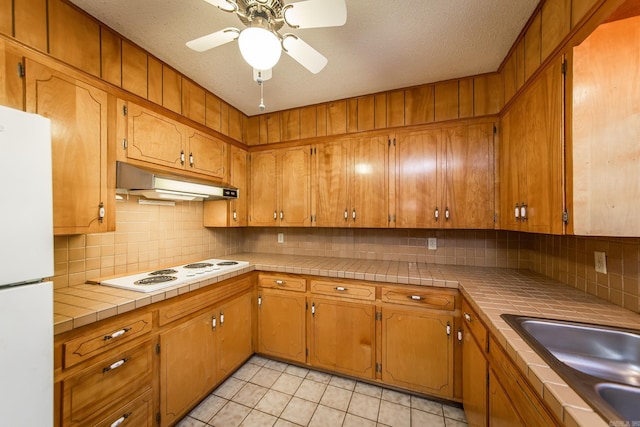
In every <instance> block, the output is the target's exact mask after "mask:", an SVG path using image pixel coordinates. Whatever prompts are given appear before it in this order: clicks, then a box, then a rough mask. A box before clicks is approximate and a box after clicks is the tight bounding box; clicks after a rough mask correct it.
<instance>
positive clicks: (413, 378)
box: [382, 307, 454, 398]
mask: <svg viewBox="0 0 640 427" xmlns="http://www.w3.org/2000/svg"><path fill="white" fill-rule="evenodd" d="M447 326H450V327H451V328H453V316H450V315H443V314H439V313H434V312H431V311H427V310H408V309H399V308H389V307H383V309H382V381H384V382H385V383H388V384H392V385H397V386H400V387H404V388H407V389H410V390H415V391H419V392H423V393H428V394H433V395H438V396H442V397H449V398H451V397H453V391H454V390H453V386H454V384H453V337H451V336H450V335H449V334H448V333H447V332H448V331H447V329H448V328H447Z"/></svg>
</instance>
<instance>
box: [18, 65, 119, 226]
mask: <svg viewBox="0 0 640 427" xmlns="http://www.w3.org/2000/svg"><path fill="white" fill-rule="evenodd" d="M26 69H27V70H28V72H27V74H26V82H25V84H26V111H28V112H32V113H37V114H40V115H42V116H44V117H48V118H49V119H51V134H52V141H51V143H52V156H53V158H52V169H53V215H54V218H53V226H54V233H55V234H88V233H95V232H103V231H113V230H114V229H115V210H114V204H115V188H114V187H115V186H114V185H113V182H115V181H111V180H114V179H115V176H112V175H111V174H112V173H114V172H115V168H114V167H113V166H111V165H112V163H111V162H109V161H108V157H109V156H108V148H107V93H106V92H105V91H103V90H101V89H98V88H96V87H94V86H92V85H90V84H88V83H86V82H84V81H81V80H77V79H74V78H72V77H69V76H68V75H67V74H65V73H62V72H58V71H55V70H52V69H49V68H47V67H45V66H43V65H41V64H39V63H37V62H34V61H31V60H29V59H27V60H26ZM114 166H115V165H114ZM109 182H111V183H112V184H109ZM101 214H102V215H101Z"/></svg>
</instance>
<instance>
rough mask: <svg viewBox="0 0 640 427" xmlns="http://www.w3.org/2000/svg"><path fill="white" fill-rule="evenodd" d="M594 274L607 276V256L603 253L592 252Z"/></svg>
mask: <svg viewBox="0 0 640 427" xmlns="http://www.w3.org/2000/svg"><path fill="white" fill-rule="evenodd" d="M593 257H594V259H595V265H596V273H602V274H607V254H605V253H604V252H597V251H596V252H594V253H593Z"/></svg>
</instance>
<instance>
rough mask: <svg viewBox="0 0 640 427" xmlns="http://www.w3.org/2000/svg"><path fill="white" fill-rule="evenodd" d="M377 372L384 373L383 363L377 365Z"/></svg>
mask: <svg viewBox="0 0 640 427" xmlns="http://www.w3.org/2000/svg"><path fill="white" fill-rule="evenodd" d="M376 372H382V363H376Z"/></svg>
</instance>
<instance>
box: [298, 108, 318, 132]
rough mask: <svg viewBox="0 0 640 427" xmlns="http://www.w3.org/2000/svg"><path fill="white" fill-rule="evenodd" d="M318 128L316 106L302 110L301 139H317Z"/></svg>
mask: <svg viewBox="0 0 640 427" xmlns="http://www.w3.org/2000/svg"><path fill="white" fill-rule="evenodd" d="M317 126H318V123H317V112H316V106H315V105H312V106H310V107H303V108H300V138H313V137H315V136H316V134H317V132H316V128H317Z"/></svg>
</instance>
